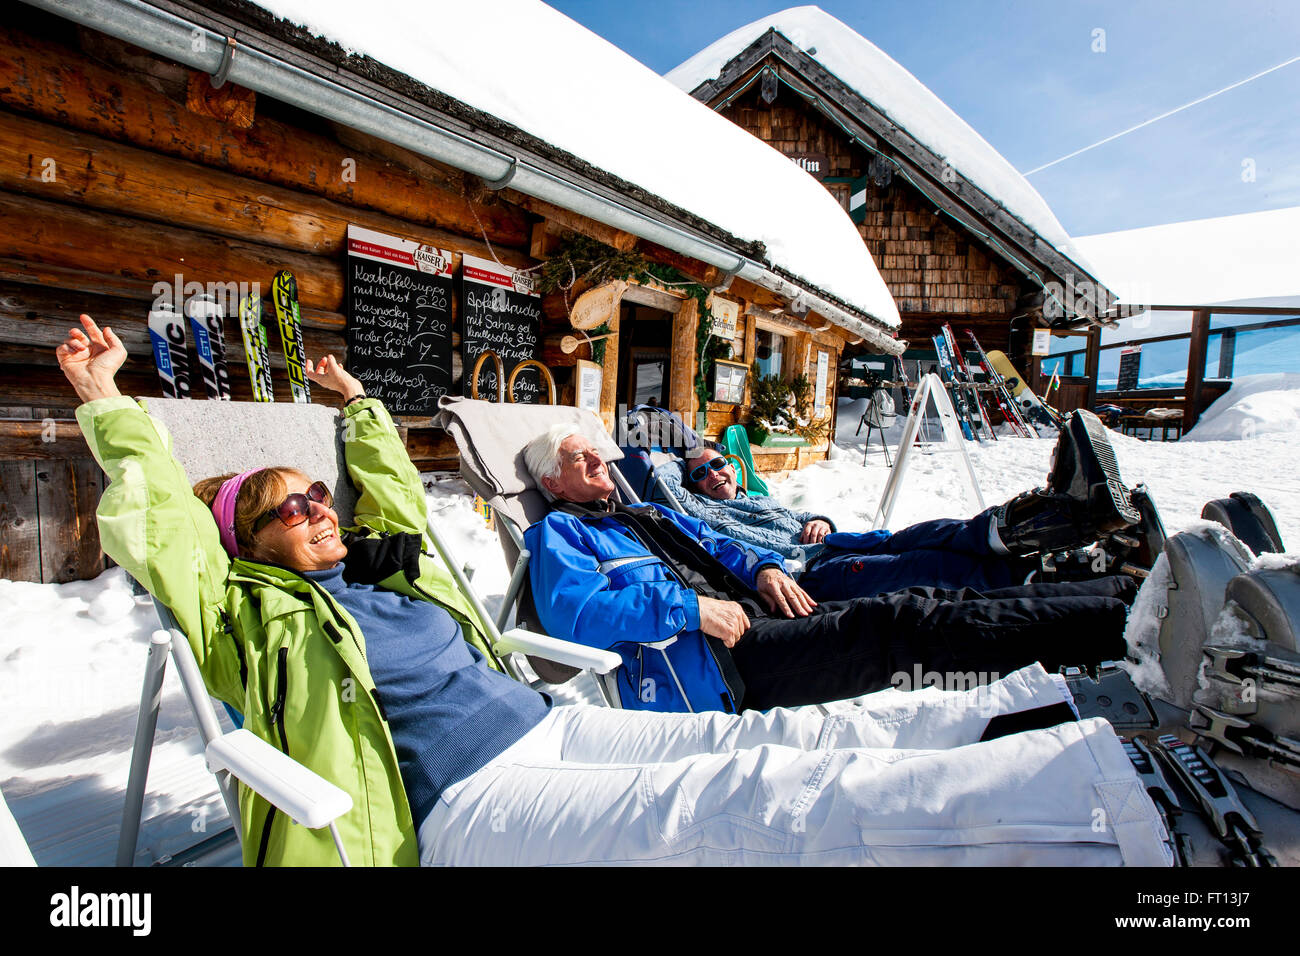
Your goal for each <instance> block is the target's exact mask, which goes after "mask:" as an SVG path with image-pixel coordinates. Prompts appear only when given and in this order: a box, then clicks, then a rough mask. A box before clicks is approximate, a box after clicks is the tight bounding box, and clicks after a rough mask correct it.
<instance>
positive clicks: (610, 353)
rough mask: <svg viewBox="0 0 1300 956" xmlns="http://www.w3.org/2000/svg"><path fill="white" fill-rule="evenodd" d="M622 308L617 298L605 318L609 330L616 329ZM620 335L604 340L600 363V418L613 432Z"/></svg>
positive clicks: (616, 401) (616, 406) (616, 400)
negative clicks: (602, 356)
mask: <svg viewBox="0 0 1300 956" xmlns="http://www.w3.org/2000/svg"><path fill="white" fill-rule="evenodd" d="M621 312H622V310H621V309H620V308H619V305H618V300H617V299H615V300H614V307H613V309H612V310H611V311H610V313H609V317H608V318H607V319H606V320H605V321H606V322H607V323H608V324H609V328H610V331H611V332H617V331H618V325H619V318H620V314H621ZM619 338H620V336H617V335H612V336H610V337H609V338H607V339H606V340H605V357H604V359H603V360H602V361H601V363H600V376H601V377H600V420H601V421H602V422H604V424H605V431H607V432H609V433H610V434H613V433H614V419H615V418H616V417H617V414H618V340H619Z"/></svg>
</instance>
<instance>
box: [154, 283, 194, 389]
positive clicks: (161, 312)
mask: <svg viewBox="0 0 1300 956" xmlns="http://www.w3.org/2000/svg"><path fill="white" fill-rule="evenodd" d="M149 341H150V343H151V344H152V345H153V364H154V366H155V367H156V368H157V369H158V378H159V380H160V382H161V383H162V393H163V394H164V395H165V396H167V397H168V398H189V397H190V362H189V358H188V357H187V356H186V354H185V319H184V318H182V317H181V316H179V315H177V314H176V310H175V309H174V308H172V306H171V305H170V304H168V303H162V302H159V303H156V304H155V306H154V308H153V310H152V311H151V312H150V313H149Z"/></svg>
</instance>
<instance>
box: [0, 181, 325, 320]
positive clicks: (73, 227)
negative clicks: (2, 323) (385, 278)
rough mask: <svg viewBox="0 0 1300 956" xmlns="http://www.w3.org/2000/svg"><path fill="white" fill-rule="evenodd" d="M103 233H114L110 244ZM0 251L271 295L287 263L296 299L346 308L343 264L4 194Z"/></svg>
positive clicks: (0, 210)
mask: <svg viewBox="0 0 1300 956" xmlns="http://www.w3.org/2000/svg"><path fill="white" fill-rule="evenodd" d="M105 237H112V241H111V242H106V241H105ZM0 257H4V258H11V259H27V260H31V261H34V262H41V263H45V264H48V265H54V266H60V267H63V268H65V269H83V270H86V271H90V272H97V273H100V274H103V275H118V276H124V277H129V278H134V279H141V280H150V279H151V280H153V281H155V282H158V281H161V282H164V283H170V282H172V281H174V277H175V276H176V275H181V276H183V281H185V282H190V281H197V282H202V283H207V282H231V281H234V282H259V283H261V284H262V287H263V295H265V296H267V297H268V298H269V294H270V286H271V279H272V277H273V276H274V275H275V274H276V272H277V271H279V270H280V269H289V270H290V271H292V272H293V273H294V275H295V277H296V278H297V280H298V299H299V301H300V302H301V303H302V304H304V305H306V306H309V307H312V308H317V309H325V310H328V311H331V312H342V311H343V291H344V290H343V265H342V263H341V262H340V261H338V260H337V259H336V258H324V257H321V256H308V255H303V254H302V253H297V252H289V251H287V250H284V249H277V248H274V247H271V246H266V245H259V244H257V243H252V242H243V241H240V240H237V239H230V238H226V237H223V236H212V235H207V234H204V233H198V232H192V231H190V230H188V229H181V228H177V227H174V226H164V225H160V224H157V223H147V222H144V221H142V220H140V219H134V218H130V217H127V216H116V215H110V214H107V213H101V212H96V211H93V210H87V209H78V208H75V207H72V206H66V205H63V204H61V203H53V202H46V201H44V200H39V199H33V198H31V197H28V196H21V195H17V194H14V193H7V192H0Z"/></svg>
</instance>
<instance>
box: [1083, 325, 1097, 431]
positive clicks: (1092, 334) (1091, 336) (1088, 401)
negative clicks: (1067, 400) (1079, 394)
mask: <svg viewBox="0 0 1300 956" xmlns="http://www.w3.org/2000/svg"><path fill="white" fill-rule="evenodd" d="M1100 367H1101V329H1099V328H1097V327H1096V326H1093V327H1092V328H1091V329H1089V330H1088V352H1087V356H1086V357H1085V359H1084V366H1083V376H1084V378H1085V379H1087V380H1088V393H1087V397H1086V398H1085V399H1084V407H1085V408H1087V409H1088V410H1089V411H1091V409H1092V407H1093V406H1094V405H1096V404H1097V370H1098V369H1099V368H1100Z"/></svg>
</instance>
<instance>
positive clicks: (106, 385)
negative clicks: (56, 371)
mask: <svg viewBox="0 0 1300 956" xmlns="http://www.w3.org/2000/svg"><path fill="white" fill-rule="evenodd" d="M54 354H55V356H56V357H57V358H58V360H59V368H61V369H63V375H64V377H65V378H67V380H68V381H69V382H70V383H72V387H73V388H74V389H75V390H76V392H77V396H78V397H79V398H80V399H81V400H82V401H83V402H93V401H94V400H95V399H97V398H117V397H118V396H120V395H121V394H122V393H121V392H119V391H118V390H117V383H116V382H114V381H113V377H114V376H115V375H117V370H118V369H120V368H121V367H122V363H123V362H125V361H126V347H125V346H124V345H123V344H122V340H121V339H119V338H118V337H117V333H116V332H114V331H113V330H112V329H110V328H109V327H108V326H104V328H103V329H101V328H100V327H99V326H98V325H96V324H95V320H94V319H92V318H91V317H90V316H88V315H84V314H83V315H82V316H81V328H80V329H69V330H68V337H67V339H65V340H64V342H63V344H62V345H60V346H59V347H58V348H57V349H55V351H54Z"/></svg>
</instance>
